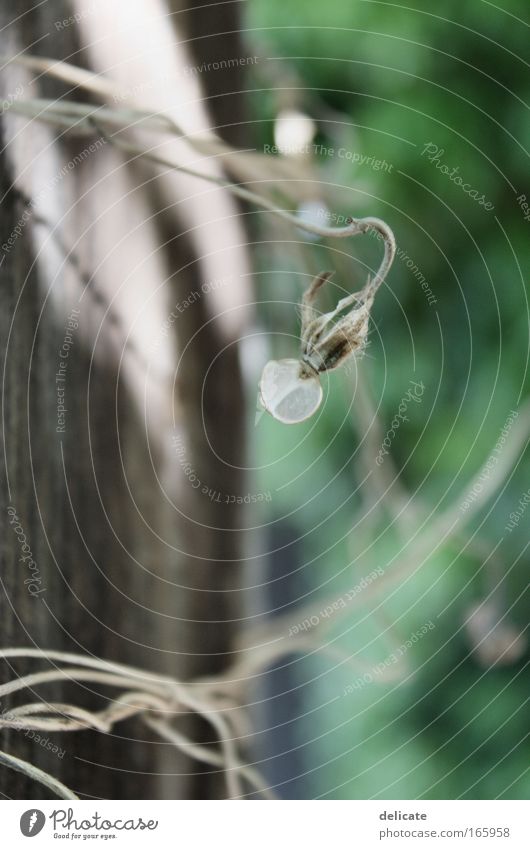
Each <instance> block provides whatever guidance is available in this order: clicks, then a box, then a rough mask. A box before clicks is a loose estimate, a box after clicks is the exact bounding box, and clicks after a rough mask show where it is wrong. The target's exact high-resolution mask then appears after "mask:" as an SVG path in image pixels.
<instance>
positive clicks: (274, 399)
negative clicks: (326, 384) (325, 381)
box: [260, 360, 322, 424]
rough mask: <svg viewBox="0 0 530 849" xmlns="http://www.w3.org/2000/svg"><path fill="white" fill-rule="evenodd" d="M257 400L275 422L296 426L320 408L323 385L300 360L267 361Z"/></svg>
mask: <svg viewBox="0 0 530 849" xmlns="http://www.w3.org/2000/svg"><path fill="white" fill-rule="evenodd" d="M260 398H261V402H262V404H263V406H264V407H265V409H266V410H267V412H269V413H270V414H271V416H274V418H275V419H278V421H280V422H283V423H284V424H298V422H303V421H305V419H308V418H309V417H310V416H312V415H313V413H315V412H316V410H318V408H319V407H320V404H321V402H322V386H321V385H320V380H319V379H318V375H317V374H316V372H314V371H312V370H310V369H308V368H307V367H305V366H304V365H303V364H302V363H300V362H299V360H270V361H269V362H268V363H267V364H266V366H265V368H264V369H263V374H262V376H261V381H260Z"/></svg>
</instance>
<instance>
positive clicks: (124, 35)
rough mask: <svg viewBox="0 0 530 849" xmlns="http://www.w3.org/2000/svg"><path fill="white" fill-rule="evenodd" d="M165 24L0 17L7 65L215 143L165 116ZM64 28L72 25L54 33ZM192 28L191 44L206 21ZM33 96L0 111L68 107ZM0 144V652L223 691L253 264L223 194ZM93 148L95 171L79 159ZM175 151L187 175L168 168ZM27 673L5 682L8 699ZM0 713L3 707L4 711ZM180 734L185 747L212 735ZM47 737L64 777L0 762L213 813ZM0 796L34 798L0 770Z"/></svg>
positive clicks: (102, 155)
mask: <svg viewBox="0 0 530 849" xmlns="http://www.w3.org/2000/svg"><path fill="white" fill-rule="evenodd" d="M159 5H160V8H161V9H162V10H164V9H165V7H164V6H163V4H162V3H160V4H159V3H158V2H151V3H149V2H148V0H135V2H133V3H126V2H123V3H121V2H116V0H114V2H113V3H108V0H107V2H106V3H92V4H91V5H90V13H89V12H88V7H87V11H86V12H85V13H84V14H83V9H82V7H81V5H79V7H77V6H76V5H72V6H70V5H68V4H66V3H63V2H59V0H51V2H48V3H46V4H44V5H42V4H41V5H39V6H36V7H34V8H33V4H31V3H29V2H26V0H24V2H23V3H21V4H19V6H18V7H17V15H16V21H14V22H13V23H10V16H9V15H8V13H7V12H6V11H5V9H4V10H2V12H1V13H0V21H1V26H2V36H1V53H2V55H4V56H5V55H13V54H16V53H18V52H19V51H21V50H26V51H27V52H30V53H33V54H34V53H37V52H39V53H40V54H41V55H45V56H50V57H52V58H63V59H65V60H67V61H69V62H72V63H74V64H82V65H84V66H85V67H89V68H92V69H94V70H95V71H96V72H98V73H104V74H105V75H106V76H107V77H108V78H109V79H112V80H114V81H115V82H116V84H117V85H118V84H119V85H121V86H122V87H123V86H124V85H125V86H129V100H132V101H133V102H135V103H138V104H139V105H144V104H145V103H149V104H153V106H154V108H161V109H162V108H164V109H170V110H171V109H172V110H173V114H174V115H175V116H176V117H177V118H179V119H180V120H181V121H182V123H183V124H184V125H185V127H186V129H187V130H193V129H200V128H201V127H203V126H204V125H205V124H207V123H208V116H207V113H206V110H205V108H204V105H203V104H202V103H200V102H199V103H198V104H195V106H194V107H193V108H190V109H188V110H186V112H185V114H181V111H183V110H181V104H182V103H183V102H185V100H186V97H188V96H189V97H191V98H193V97H194V96H195V93H196V91H197V90H198V84H197V80H196V79H195V78H194V77H192V78H190V80H192V81H193V86H194V88H192V89H191V90H187V88H186V86H187V83H186V80H187V79H188V78H187V76H186V74H183V73H182V67H183V63H185V62H193V61H195V62H196V61H197V60H193V57H190V56H186V55H184V53H183V51H182V45H179V44H178V41H179V40H182V34H181V33H175V32H174V31H172V29H171V26H175V24H171V23H170V22H171V20H172V19H171V18H169V17H167V16H164V15H162V16H161V18H160V19H156V15H154V14H153V12H154V11H156V10H154V7H155V6H156V7H158V6H159ZM76 13H77V14H78V18H79V20H78V21H77V23H72V24H69V25H67V26H61V22H64V21H65V20H66V19H67V18H68V17H69V16H70V15H74V14H76ZM188 14H189V18H190V20H191V22H192V24H193V27H195V31H197V27H198V26H199V24H198V21H200V18H199V17H198V15H200V14H201V12H200V9H198V10H197V11H195V10H193V9H192V10H191V12H189V13H188ZM195 15H197V18H195ZM12 18H13V19H14V18H15V15H14V14H12ZM134 24H136V27H137V29H136V30H134V28H133V25H134ZM129 26H130V27H131V30H130V31H129V29H128V27H129ZM179 36H180V38H179ZM39 39H41V41H39ZM138 41H140V42H141V43H142V44H144V45H145V46H144V49H143V52H141V54H140V55H138V52H137V50H136V47H137V42H138ZM210 41H212V40H211V39H210ZM221 41H222V39H221ZM32 45H35V46H32ZM218 47H219V43H218V44H217V46H216V49H218ZM201 55H202V54H201ZM201 61H202V60H201ZM161 68H165V71H166V72H167V76H166V87H165V88H164V89H163V90H162V89H161V86H160V82H159V79H158V75H159V74H160V72H161V70H160V69H161ZM37 76H38V75H35V74H32V73H30V72H28V71H27V70H25V69H22V68H21V67H20V66H17V65H14V64H10V65H8V66H7V67H6V68H5V69H4V71H3V72H2V75H1V80H2V82H1V85H2V98H3V99H4V100H7V99H8V98H10V97H11V98H12V97H18V96H19V95H18V94H17V92H19V91H20V90H21V89H20V87H21V86H23V88H24V93H23V95H22V96H24V97H39V96H40V97H49V98H50V97H51V98H54V97H61V96H64V95H65V94H66V93H67V91H68V87H67V86H65V85H62V84H59V83H57V82H52V81H50V80H49V79H44V80H43V79H38V80H36V77H37ZM232 76H233V75H232V74H231V77H230V84H233V79H232ZM135 80H138V81H139V82H135ZM205 81H206V82H207V79H206V78H205ZM140 83H141V86H140ZM190 85H191V83H190ZM216 85H217V86H218V85H219V80H218V79H216ZM240 88H241V87H240ZM176 91H178V96H176V95H175V92H176ZM217 93H218V92H217ZM69 96H70V97H72V96H73V97H75V99H80V98H83V97H84V95H83V93H81V92H75V93H74V94H73V95H69ZM232 98H233V99H234V102H236V103H237V100H238V98H237V97H234V96H232ZM195 107H196V108H195ZM239 108H240V106H239V105H237V109H239ZM0 121H1V129H2V142H3V144H2V157H1V161H0V175H1V179H2V211H1V218H0V227H1V240H0V243H1V245H3V246H5V247H4V248H2V249H1V258H2V265H1V274H2V302H3V309H2V310H1V312H0V327H1V338H2V352H3V355H4V360H3V368H4V371H3V393H2V401H3V406H2V412H3V434H4V464H3V466H4V468H3V475H4V477H3V481H2V500H3V503H2V505H1V511H2V513H1V515H2V516H4V517H5V518H6V521H5V532H4V534H3V538H2V561H1V580H2V600H1V618H0V644H1V645H2V646H3V647H12V646H24V647H40V648H43V649H47V648H48V649H60V650H67V651H75V652H82V653H87V654H90V655H94V656H96V657H102V658H107V659H114V660H117V661H120V662H124V663H131V664H134V665H135V666H142V667H145V668H147V669H150V670H154V671H160V672H165V673H168V672H169V673H171V674H173V675H175V676H177V677H181V678H182V677H184V678H186V679H189V678H192V677H195V676H197V675H202V674H205V673H212V672H216V671H219V670H220V669H222V668H223V667H224V664H225V654H226V652H227V651H229V649H230V646H231V644H232V638H233V633H232V628H233V626H232V624H231V621H232V620H233V619H235V618H236V617H237V602H236V601H234V599H237V594H236V593H233V592H230V590H232V589H235V588H236V587H237V585H238V568H239V566H238V564H239V562H240V559H241V556H242V541H241V533H238V532H237V528H238V527H239V526H240V517H239V514H238V508H237V505H235V504H234V503H226V502H227V501H231V499H230V498H229V499H227V498H226V497H224V496H226V495H229V496H230V495H233V494H239V493H241V492H242V482H241V473H240V471H239V470H238V469H239V467H241V466H242V465H243V460H244V438H243V428H242V421H243V416H242V407H243V401H242V384H241V376H240V371H239V366H238V351H237V338H238V334H239V330H240V328H241V326H242V324H243V322H244V321H245V320H246V313H245V307H244V302H245V289H246V282H245V281H246V279H247V265H246V256H245V250H244V248H243V247H241V245H243V244H244V235H243V233H242V231H241V228H240V225H239V223H238V221H237V215H236V213H237V210H236V208H235V207H234V205H233V203H232V201H231V199H230V198H229V197H227V195H226V193H225V192H224V191H223V190H221V189H217V188H213V189H212V188H211V187H210V186H208V185H207V184H204V185H203V184H201V183H199V182H198V181H192V180H190V179H185V178H181V177H178V176H175V175H174V174H171V175H167V174H166V175H161V174H160V173H159V172H160V169H157V168H156V167H152V166H150V165H146V164H141V165H139V164H136V165H135V166H132V165H130V164H128V163H126V162H124V160H123V159H122V157H121V156H120V154H119V153H118V152H117V151H116V150H115V149H111V146H110V144H108V143H105V139H101V138H98V135H97V133H96V132H95V134H94V138H93V139H83V140H82V141H79V140H73V141H72V140H70V139H68V138H67V137H64V136H62V137H61V136H60V133H59V132H56V131H53V130H51V129H50V128H47V127H45V126H43V125H42V124H41V125H39V124H37V123H36V122H27V121H25V120H22V119H21V118H18V117H16V116H15V115H13V114H12V113H11V112H9V111H4V114H3V115H2V116H1V119H0ZM90 144H93V145H94V146H95V148H96V149H95V150H93V151H91V150H89V152H88V153H86V151H87V149H88V146H89V145H90ZM172 152H173V153H175V155H176V156H180V155H181V154H182V155H188V156H189V155H190V154H189V152H187V153H185V152H184V148H183V146H182V145H176V144H175V145H174V146H173V148H172ZM193 158H194V161H195V167H200V163H199V165H197V159H198V157H197V154H193ZM71 163H73V165H72V166H71ZM204 167H205V169H210V170H212V169H213V167H214V166H213V165H211V164H210V163H204ZM219 231H221V233H219ZM214 278H216V279H214ZM219 281H221V282H219ZM76 325H78V326H76ZM59 390H61V392H59ZM61 393H64V394H61ZM61 404H62V406H63V407H65V408H66V412H64V411H63V410H62V409H61V407H60V405H61ZM190 469H191V473H190ZM192 475H193V479H192ZM197 481H198V482H199V484H198V485H197ZM9 506H11V507H12V508H13V509H12V511H11V512H10V513H9V514H8V512H7V509H8V507H9ZM13 511H15V513H16V516H17V522H18V524H17V528H20V527H21V528H22V532H23V537H22V536H21V533H20V531H19V532H18V535H17V532H15V530H14V522H13V521H11V519H12V517H13ZM20 540H23V541H24V540H25V541H26V545H28V546H29V548H30V549H31V553H32V560H33V562H34V563H35V564H36V566H34V567H33V571H28V567H27V565H26V564H27V560H26V561H24V560H22V559H21V556H22V553H23V552H22V548H21V542H20ZM24 551H27V549H24ZM28 579H32V580H33V584H32V585H30V584H28ZM30 588H31V591H30ZM26 669H29V666H28V665H27V664H25V663H21V662H17V663H13V664H12V666H11V668H10V667H9V665H8V664H5V663H3V668H2V672H1V674H2V680H5V678H6V677H12V674H13V670H14V671H16V672H17V673H22V672H24V671H25V670H26ZM31 669H35V665H34V664H33V665H32V666H31ZM39 693H40V691H39ZM42 693H45V694H46V695H45V698H54V699H59V700H61V701H65V700H72V701H75V703H76V704H80V705H83V706H88V707H93V706H99V707H103V706H104V705H105V700H106V699H108V698H109V697H111V696H112V694H111V693H109V691H108V690H105V689H103V688H99V687H97V686H95V685H74V684H68V685H64V686H62V687H61V688H60V689H59V688H55V689H52V688H51V687H49V688H48V689H47V690H44V689H43V690H42ZM30 699H31V697H30ZM30 699H28V698H27V697H26V699H25V701H28V700H30ZM23 701H24V698H23V697H22V698H21V697H20V696H19V697H18V699H16V698H13V702H12V704H14V703H16V704H21V703H23ZM9 707H10V704H9V703H7V700H6V703H3V704H1V705H0V710H2V711H4V710H7V709H8V708H9ZM182 721H183V722H184V723H187V724H188V730H189V731H190V733H192V734H193V736H194V737H195V738H196V739H197V737H199V738H200V736H201V735H205V734H206V731H205V729H203V728H201V727H200V726H199V725H197V726H195V725H194V724H193V723H192V722H191V720H190V719H189V718H186V717H183V718H182ZM47 737H48V739H49V741H50V744H51V743H53V744H56V745H57V746H59V747H60V749H61V750H64V754H62V755H61V754H59V755H57V754H54V753H53V752H52V751H50V750H49V749H47V748H46V747H45V745H44V743H42V741H41V744H39V742H38V741H36V740H35V738H33V739H30V736H29V735H27V736H26V735H25V734H24V733H23V732H21V731H10V732H7V733H6V732H5V731H2V741H1V743H0V748H2V749H4V750H5V751H8V752H11V753H13V754H15V755H17V756H18V757H21V758H23V759H25V760H28V761H31V762H32V763H34V764H35V765H37V766H38V767H40V768H42V769H44V770H46V771H48V772H50V773H51V774H53V775H54V776H55V777H57V778H59V779H60V780H61V781H63V782H64V783H65V784H67V785H68V786H69V787H71V789H73V790H74V792H76V793H78V794H79V795H80V796H82V797H84V796H86V797H102V798H186V797H195V798H210V797H213V796H216V795H218V794H219V793H220V792H221V790H220V788H221V787H222V785H220V782H219V780H218V776H216V775H215V774H213V775H212V774H210V773H208V772H205V771H204V770H202V769H201V768H200V767H199V766H197V764H195V763H194V762H189V761H187V760H185V759H184V758H183V757H181V756H178V755H177V753H176V752H175V751H174V749H173V748H171V747H169V746H166V745H165V744H161V743H160V742H154V741H153V738H151V737H150V735H149V734H148V733H147V732H146V731H145V730H144V729H143V726H141V725H140V724H139V723H138V722H136V721H134V720H130V721H128V722H125V723H122V724H121V725H119V726H117V727H116V728H115V729H114V731H113V733H112V734H107V735H104V734H100V733H96V732H89V731H87V732H82V733H79V732H76V733H72V734H63V735H58V734H49V735H47ZM0 790H1V791H2V793H3V794H4V795H5V796H7V797H9V798H46V797H47V793H46V791H45V790H44V789H43V788H42V787H40V786H37V785H34V784H32V783H31V782H29V781H27V780H26V779H24V778H23V777H21V776H19V775H18V774H17V773H14V772H11V771H10V770H7V769H4V768H0Z"/></svg>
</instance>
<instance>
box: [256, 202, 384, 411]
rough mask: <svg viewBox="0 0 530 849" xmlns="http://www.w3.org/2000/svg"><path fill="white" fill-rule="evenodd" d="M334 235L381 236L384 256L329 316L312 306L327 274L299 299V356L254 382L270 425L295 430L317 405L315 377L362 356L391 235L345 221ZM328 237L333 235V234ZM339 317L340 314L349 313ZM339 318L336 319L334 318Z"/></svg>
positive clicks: (373, 221)
mask: <svg viewBox="0 0 530 849" xmlns="http://www.w3.org/2000/svg"><path fill="white" fill-rule="evenodd" d="M342 230H343V231H347V232H341V233H340V235H341V236H342V235H351V236H354V235H357V234H358V233H366V232H368V231H370V230H373V231H376V232H377V233H379V234H380V235H381V237H382V238H383V240H384V244H385V252H384V256H383V260H382V262H381V265H380V267H379V270H378V272H377V274H376V275H375V277H374V278H373V279H370V278H369V279H368V281H367V283H366V285H365V286H364V288H363V289H362V290H361V291H360V292H356V293H354V294H352V295H348V296H347V297H346V298H342V299H341V300H340V301H339V302H338V304H337V306H336V307H335V309H334V310H332V311H331V312H328V313H324V314H320V313H319V312H318V311H317V310H316V309H315V307H314V302H315V299H316V296H317V294H318V291H319V290H320V288H321V287H322V286H323V285H324V284H325V283H327V282H328V281H329V280H330V279H331V277H332V274H333V272H330V271H323V272H321V273H320V274H318V275H317V276H316V277H315V279H314V280H313V282H312V283H311V285H310V286H309V288H308V289H307V290H306V292H305V293H304V295H303V297H302V304H301V314H302V326H301V331H300V337H301V354H300V359H299V360H294V359H284V360H270V361H269V362H268V363H267V364H266V366H265V368H264V369H263V373H262V376H261V381H260V400H261V403H262V405H263V407H264V408H265V409H266V410H267V411H268V412H269V413H270V414H271V415H272V416H274V418H275V419H277V420H278V421H280V422H283V423H284V424H297V423H298V422H302V421H305V419H308V418H309V417H310V416H312V415H313V413H315V412H316V411H317V410H318V408H319V406H320V404H321V402H322V386H321V384H320V379H319V375H320V373H321V372H323V371H331V370H332V369H335V368H338V367H339V366H341V365H342V364H343V363H344V362H345V360H347V359H348V358H349V357H350V356H352V355H353V354H355V353H358V352H360V351H362V349H363V348H364V346H365V343H366V338H367V335H368V328H369V322H370V310H371V308H372V304H373V302H374V297H375V293H376V292H377V290H378V289H379V286H380V285H381V283H382V282H383V280H384V279H385V277H386V275H387V274H388V271H389V269H390V266H391V265H392V261H393V259H394V254H395V252H396V243H395V239H394V235H393V233H392V231H391V229H390V228H389V227H388V225H387V224H385V223H384V221H381V220H380V219H379V218H361V219H357V220H353V219H350V222H349V224H348V227H345V228H342ZM334 235H335V236H337V235H339V231H337V230H335V231H334ZM350 307H351V309H349V311H348V312H347V313H346V314H344V315H342V316H341V313H344V310H347V309H348V308H350ZM339 316H340V317H339Z"/></svg>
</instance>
